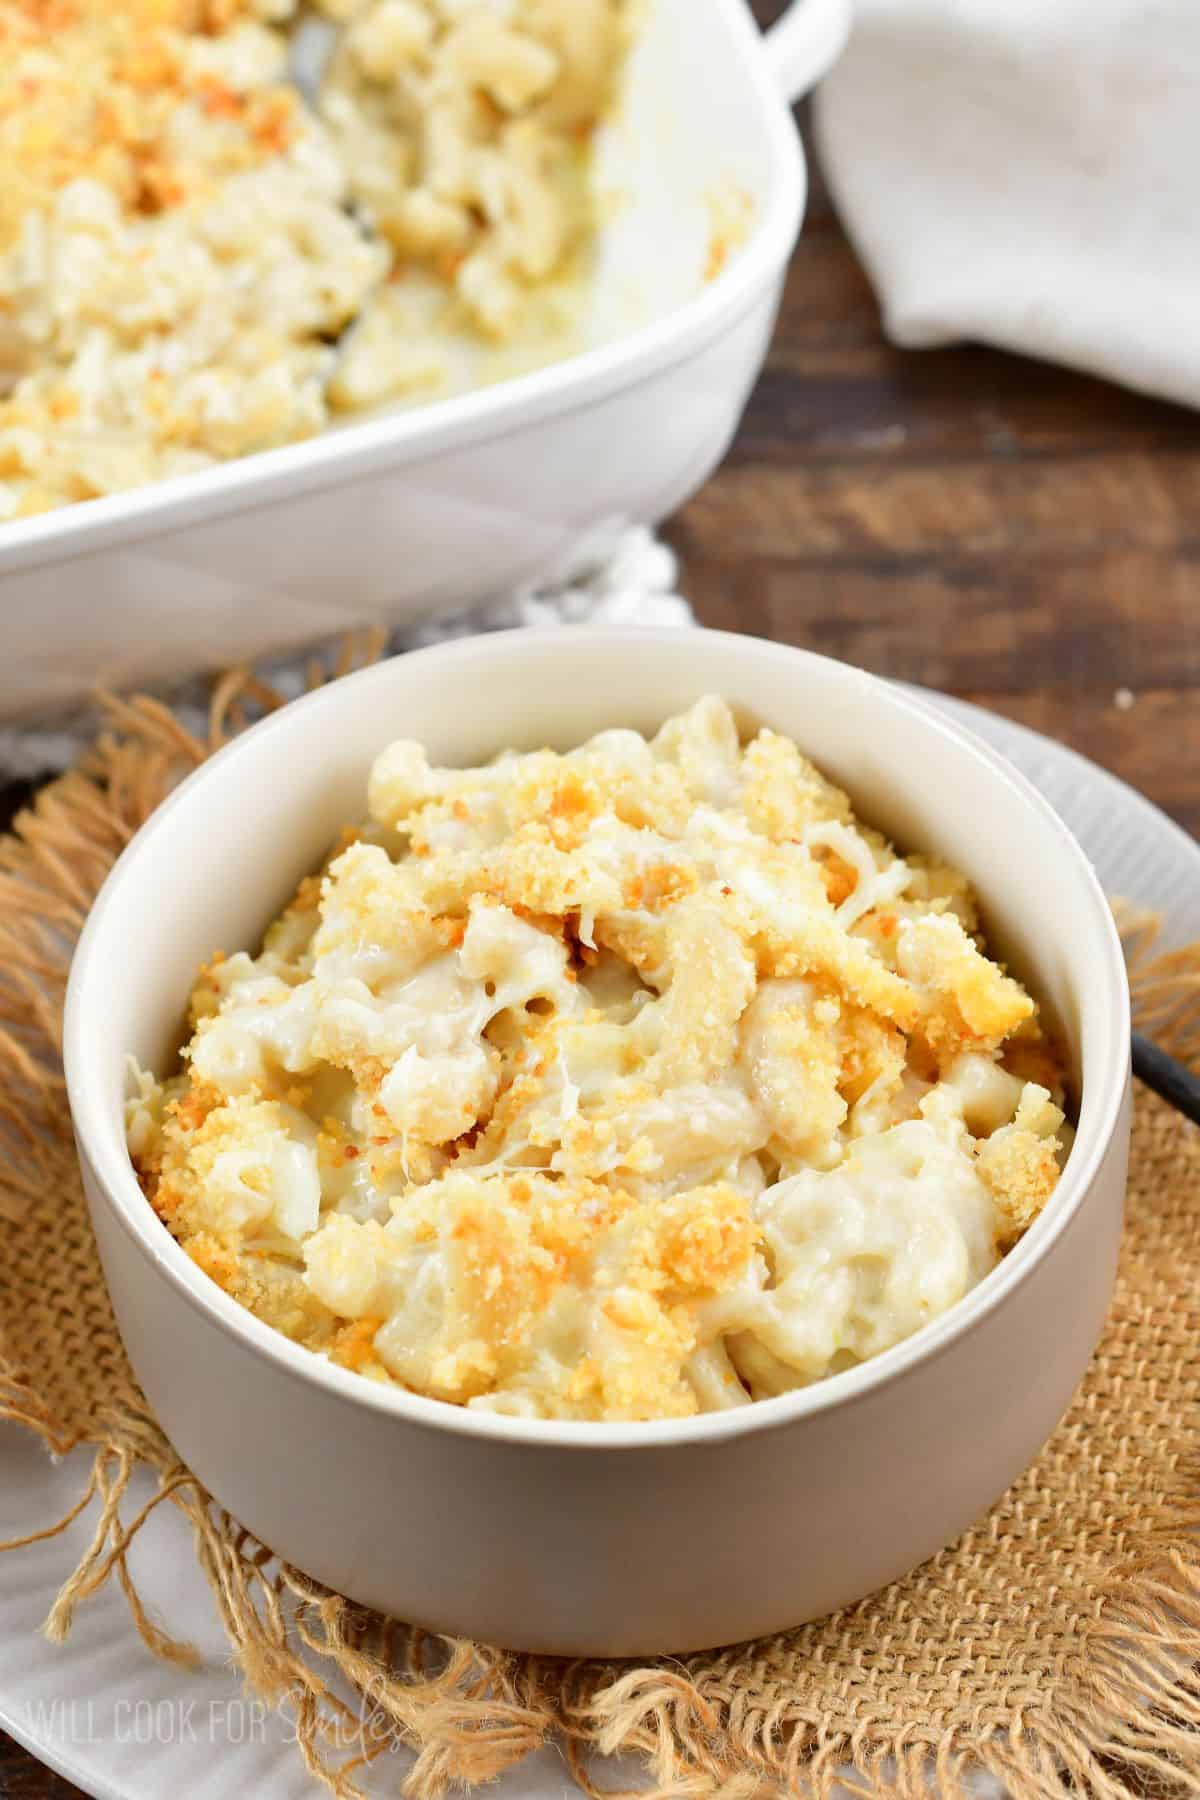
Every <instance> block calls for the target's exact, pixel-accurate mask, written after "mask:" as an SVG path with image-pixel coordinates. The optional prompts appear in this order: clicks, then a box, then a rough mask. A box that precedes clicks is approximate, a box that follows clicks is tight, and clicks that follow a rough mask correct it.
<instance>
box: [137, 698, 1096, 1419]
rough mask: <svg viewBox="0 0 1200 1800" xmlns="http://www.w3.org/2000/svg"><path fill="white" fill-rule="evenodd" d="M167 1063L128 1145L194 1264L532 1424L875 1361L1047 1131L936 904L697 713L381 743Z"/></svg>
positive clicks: (323, 1332)
mask: <svg viewBox="0 0 1200 1800" xmlns="http://www.w3.org/2000/svg"><path fill="white" fill-rule="evenodd" d="M189 1029H190V1040H189V1042H188V1044H187V1046H186V1048H185V1050H184V1052H183V1067H182V1070H181V1072H180V1073H179V1074H177V1075H174V1076H172V1077H171V1078H170V1079H168V1080H166V1081H165V1082H161V1083H160V1082H159V1081H157V1080H155V1079H154V1078H153V1077H152V1076H150V1075H148V1074H145V1073H142V1072H141V1071H136V1070H135V1076H136V1081H135V1087H136V1092H135V1094H134V1097H133V1098H132V1099H131V1100H130V1102H129V1106H128V1141H129V1147H130V1151H131V1153H132V1156H133V1159H134V1162H135V1164H136V1167H137V1170H138V1173H139V1176H140V1179H141V1181H142V1183H143V1186H144V1188H145V1192H146V1194H147V1195H148V1197H149V1199H150V1201H151V1202H152V1204H153V1205H154V1207H155V1209H156V1210H157V1212H158V1214H159V1215H160V1217H161V1218H162V1219H163V1220H164V1221H165V1223H166V1224H167V1226H168V1227H169V1229H170V1230H171V1232H172V1233H173V1234H174V1236H175V1237H176V1238H177V1239H178V1241H179V1242H180V1243H181V1244H182V1245H183V1247H184V1249H185V1250H186V1251H187V1252H188V1254H189V1255H190V1256H191V1257H192V1258H193V1260H194V1261H195V1262H196V1263H197V1264H198V1266H199V1267H200V1268H201V1269H203V1270H204V1271H205V1272H206V1273H207V1274H208V1275H210V1276H211V1277H212V1278H213V1280H214V1281H217V1282H219V1283H220V1284H221V1286H222V1287H223V1288H225V1289H226V1290H227V1291H228V1292H229V1293H230V1294H231V1295H233V1296H234V1297H235V1299H237V1300H239V1301H240V1302H241V1303H242V1304H243V1305H244V1306H246V1307H248V1308H249V1309H250V1310H251V1311H252V1312H254V1313H255V1314H257V1315H258V1317H259V1318H260V1319H264V1320H266V1321H267V1322H268V1323H269V1324H271V1325H273V1326H275V1327H277V1328H278V1329H279V1330H280V1331H282V1332H284V1333H286V1334H287V1336H288V1337H290V1338H292V1339H294V1340H295V1341H296V1342H297V1343H299V1344H302V1345H306V1346H307V1347H308V1348H309V1349H310V1350H311V1351H313V1352H314V1353H316V1354H317V1355H320V1356H323V1357H327V1358H330V1359H332V1360H333V1361H334V1362H337V1363H340V1364H342V1365H344V1366H345V1367H346V1368H349V1369H354V1370H358V1371H360V1372H361V1374H362V1375H363V1376H364V1377H365V1378H367V1379H369V1380H372V1381H377V1382H384V1383H396V1384H399V1385H401V1386H403V1387H405V1388H409V1389H411V1390H413V1391H414V1392H416V1393H419V1394H424V1395H431V1396H433V1397H435V1398H437V1399H440V1400H445V1401H452V1402H455V1403H458V1404H460V1405H465V1406H469V1407H474V1408H480V1409H487V1410H490V1411H493V1412H502V1413H512V1414H519V1415H522V1416H530V1417H546V1418H569V1419H653V1418H667V1417H674V1416H679V1415H683V1414H688V1413H694V1412H697V1411H703V1410H707V1409H713V1408H718V1407H730V1406H743V1405H745V1404H747V1403H748V1402H749V1401H752V1400H755V1399H758V1398H760V1397H762V1396H766V1395H772V1394H779V1393H781V1392H783V1391H785V1390H787V1389H789V1388H794V1387H798V1386H800V1385H802V1384H804V1383H807V1382H812V1381H817V1380H819V1379H821V1377H823V1376H826V1375H829V1374H832V1373H834V1372H836V1371H838V1370H842V1369H846V1368H849V1367H851V1366H853V1365H854V1364H857V1363H860V1362H862V1361H863V1360H864V1359H865V1358H867V1357H871V1356H876V1355H878V1354H879V1352H880V1351H883V1350H886V1349H888V1348H889V1346H891V1345H894V1344H897V1343H899V1342H900V1341H901V1340H902V1339H904V1338H906V1337H908V1336H909V1334H910V1333H912V1332H914V1331H916V1330H917V1329H918V1328H919V1327H920V1326H922V1325H924V1324H926V1323H927V1322H928V1321H929V1320H931V1319H935V1318H937V1317H938V1315H939V1314H941V1313H944V1312H945V1311H946V1309H947V1308H948V1307H950V1306H953V1305H954V1304H955V1302H956V1301H958V1300H960V1299H961V1298H962V1297H963V1295H964V1294H966V1293H968V1292H969V1291H970V1289H971V1288H973V1287H974V1286H975V1284H976V1283H977V1282H979V1281H980V1280H981V1279H982V1278H983V1277H984V1276H985V1275H986V1274H987V1273H988V1271H989V1270H990V1269H991V1268H993V1266H994V1265H995V1264H996V1262H997V1260H998V1259H999V1258H1000V1257H1001V1256H1002V1255H1003V1254H1004V1252H1005V1251H1006V1250H1007V1249H1008V1248H1009V1246H1011V1245H1012V1244H1013V1243H1014V1242H1015V1241H1016V1239H1017V1238H1019V1237H1020V1236H1021V1234H1022V1232H1024V1231H1025V1229H1026V1228H1027V1226H1029V1225H1030V1223H1031V1222H1032V1221H1033V1219H1034V1218H1035V1217H1036V1216H1037V1214H1038V1212H1039V1211H1040V1209H1041V1207H1042V1206H1043V1205H1044V1203H1045V1201H1046V1199H1047V1198H1048V1196H1049V1195H1050V1194H1051V1192H1052V1191H1053V1189H1054V1185H1055V1183H1056V1181H1057V1179H1058V1175H1059V1168H1060V1163H1061V1161H1062V1159H1063V1158H1064V1156H1065V1154H1066V1151H1067V1146H1068V1143H1069V1138H1070V1130H1069V1127H1068V1126H1067V1125H1066V1124H1065V1122H1064V1114H1063V1107H1064V1096H1063V1082H1062V1076H1061V1072H1060V1067H1059V1064H1058V1062H1057V1059H1056V1057H1055V1054H1054V1052H1053V1050H1052V1048H1051V1047H1050V1045H1049V1043H1048V1041H1047V1038H1046V1037H1045V1035H1044V1034H1043V1031H1042V1029H1041V1027H1040V1026H1039V1023H1038V1016H1037V1008H1036V1006H1035V1003H1034V1001H1033V1000H1032V999H1031V998H1030V996H1029V995H1028V994H1027V993H1026V992H1025V990H1024V989H1023V988H1022V987H1021V986H1020V985H1019V984H1018V983H1017V982H1016V981H1015V980H1014V979H1013V978H1012V977H1011V976H1009V975H1007V974H1006V973H1005V972H1004V971H1003V969H1001V968H1000V967H998V966H997V964H996V963H995V962H993V961H991V960H990V959H989V957H988V955H987V951H986V948H985V946H984V945H983V943H982V941H981V939H980V936H979V925H978V919H977V916H976V910H975V903H974V900H973V898H972V895H971V891H970V888H969V887H968V884H967V882H966V881H965V880H964V879H963V877H962V876H961V875H959V874H957V873H956V872H955V871H954V870H953V869H951V868H948V867H947V866H946V865H944V864H943V863H940V862H937V861H935V860H933V859H931V858H929V857H924V856H901V855H898V854H897V852H896V851H895V850H894V849H893V848H892V846H891V845H890V844H888V843H887V842H886V841H885V839H884V838H883V837H881V836H880V835H879V834H878V833H877V832H875V831H872V830H870V829H869V828H867V827H866V826H864V825H862V824H860V823H859V822H858V821H857V820H856V819H855V817H854V815H853V813H852V811H851V806H850V802H849V800H848V799H847V797H846V795H845V794H844V793H841V792H840V791H839V790H838V789H837V788H835V787H833V786H831V785H830V783H829V782H828V781H826V780H825V779H823V777H822V776H821V775H820V774H819V773H818V771H817V770H816V769H815V768H814V767H813V766H812V764H811V763H809V762H808V761H806V759H805V758H804V757H803V756H802V755H801V753H800V751H799V750H798V749H797V747H796V745H795V744H794V743H792V742H791V741H790V740H789V739H787V738H785V737H781V736H779V735H777V734H776V733H775V732H773V731H767V730H763V731H759V732H757V734H756V735H754V736H753V737H751V738H750V739H749V741H748V742H745V743H742V742H741V741H739V736H738V732H737V729H736V727H735V723H734V719H733V717H732V715H731V713H730V710H729V708H728V707H727V706H726V705H725V704H724V703H723V702H722V701H720V700H718V699H705V700H702V701H700V702H699V703H698V704H697V705H695V706H694V707H693V708H692V709H691V710H690V711H689V712H687V713H685V714H684V715H682V716H681V717H679V718H675V719H672V720H671V721H670V722H669V723H668V724H666V725H665V726H664V727H663V728H662V730H661V731H660V732H659V733H658V735H657V736H656V737H655V738H653V739H652V740H651V741H649V742H647V741H646V740H645V739H644V738H642V737H640V736H639V735H638V734H637V733H636V732H633V731H607V732H603V733H602V734H601V735H600V736H599V737H595V738H593V739H592V740H591V741H590V742H588V743H586V744H584V745H583V746H582V747H581V748H579V749H577V750H573V751H571V752H570V753H569V754H567V755H557V754H554V753H553V752H551V751H549V750H542V751H538V752H535V753H534V754H531V755H517V754H514V753H511V752H506V753H504V754H503V755H501V756H499V757H498V758H497V759H496V761H495V762H493V763H490V764H489V765H487V766H486V767H483V768H477V769H462V770H458V769H438V768H431V767H430V766H429V764H428V762H427V760H426V757H425V755H424V752H423V751H422V749H421V747H420V746H419V745H418V744H416V743H411V742H407V741H401V742H399V743H395V744H393V745H392V746H391V747H390V748H389V749H387V750H385V751H384V752H383V754H382V755H381V756H380V757H379V759H378V760H377V762H376V763H375V766H374V768H373V770H372V772H371V777H370V785H369V793H368V817H367V820H366V822H365V823H364V824H362V825H359V826H356V827H354V828H352V829H350V830H347V831H346V832H345V833H344V835H343V837H342V839H341V840H340V842H339V843H338V845H337V846H336V849H335V851H334V853H333V854H332V855H331V857H330V859H329V861H328V863H327V864H326V866H325V868H324V871H323V873H321V874H319V875H314V876H311V877H310V878H308V879H307V880H305V881H304V882H302V883H301V886H300V889H299V891H298V893H297V894H296V896H295V898H294V899H293V901H292V902H291V904H290V905H289V906H288V908H287V910H286V911H285V912H284V913H283V915H282V916H281V917H280V918H279V919H278V920H277V921H276V923H275V924H274V925H272V926H271V928H270V930H269V931H268V932H267V935H266V939H265V941H264V944H263V948H262V950H261V951H260V952H259V954H258V955H257V956H250V955H248V954H247V953H246V952H244V951H239V952H236V953H234V954H231V955H225V956H222V955H216V956H214V957H213V959H212V961H211V962H210V963H209V965H208V966H207V967H206V968H205V969H203V970H202V971H201V973H200V976H199V979H198V981H197V984H196V988H195V991H194V993H193V995H192V1000H191V1017H190V1025H189Z"/></svg>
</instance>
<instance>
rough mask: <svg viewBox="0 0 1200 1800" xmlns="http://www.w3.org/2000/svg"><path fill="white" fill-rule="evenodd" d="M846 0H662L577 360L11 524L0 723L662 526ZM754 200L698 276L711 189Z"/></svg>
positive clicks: (715, 405) (738, 339)
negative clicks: (592, 533)
mask: <svg viewBox="0 0 1200 1800" xmlns="http://www.w3.org/2000/svg"><path fill="white" fill-rule="evenodd" d="M848 10H849V0H796V4H794V5H793V7H792V9H791V10H790V12H789V13H788V14H787V16H786V17H785V18H784V19H783V20H782V21H781V22H780V23H779V24H778V25H777V26H776V27H775V29H774V30H773V31H772V32H771V33H770V34H769V35H768V36H767V37H766V38H765V39H763V38H761V37H760V36H759V34H758V31H757V29H756V27H755V25H754V23H753V20H752V18H751V16H750V14H749V12H748V10H747V7H746V4H745V0H650V4H649V7H648V13H647V20H646V23H645V25H644V27H643V28H642V30H641V32H640V34H639V38H638V43H637V47H636V49H635V51H634V53H633V56H632V59H631V67H630V71H629V80H628V84H627V92H626V95H625V99H624V102H623V105H622V110H621V114H620V116H619V117H618V118H617V119H616V120H615V121H614V122H613V123H612V125H611V126H610V127H609V128H608V129H607V130H606V131H605V133H604V134H603V140H602V143H601V145H600V147H599V151H598V158H599V167H598V171H597V178H598V181H599V183H600V187H601V191H602V192H604V193H610V192H611V193H615V194H619V195H620V196H621V203H620V204H619V205H618V206H617V207H616V208H615V210H614V213H613V217H612V219H611V221H610V223H609V224H608V226H607V227H606V229H605V233H604V237H603V240H602V244H601V250H600V257H599V268H598V271H597V276H596V281H595V287H594V298H593V301H592V303H591V306H590V312H589V322H588V327H587V338H588V341H589V342H590V343H591V345H592V346H593V347H592V348H589V349H587V350H585V351H584V352H583V353H582V354H580V355H578V356H576V357H573V358H571V359H570V360H569V361H567V362H563V363H559V364H556V365H554V366H552V367H550V368H546V369H543V370H540V371H538V372H536V373H534V374H531V375H526V376H522V377H520V378H518V379H515V380H512V381H508V382H504V383H502V384H500V385H498V386H494V387H491V388H486V389H483V390H481V391H477V392H473V393H467V394H463V395H460V396H458V397H456V398H452V399H448V400H445V401H440V402H436V403H434V404H432V405H430V406H426V407H422V408H418V409H416V410H411V411H405V412H400V413H396V414H393V415H391V416H389V417H385V418H377V419H373V420H370V421H367V422H364V423H360V424H356V425H348V426H344V427H339V428H338V429H337V430H334V431H327V432H326V433H324V434H323V435H322V436H320V437H318V438H314V439H310V440H308V441H306V442H304V443H300V444H294V445H290V446H288V447H287V448H285V449H281V450H272V451H268V452H265V453H264V454H261V455H258V456H253V457H249V458H243V459H241V460H239V461H236V462H231V463H226V464H223V465H220V466H218V467H216V468H212V469H206V470H204V471H202V472H201V473H199V474H195V475H188V476H184V477H179V478H175V479H172V480H169V481H162V482H158V483H156V484H154V485H153V486H151V487H146V488H141V489H135V490H133V491H131V492H129V493H123V494H117V495H113V496H110V497H107V498H104V499H100V500H93V501H88V502H85V503H83V504H82V505H78V506H74V507H67V508H63V509H61V510H59V511H57V512H52V513H45V514H42V515H40V516H37V517H34V518H31V519H27V520H21V521H19V522H16V523H14V524H9V525H0V717H10V718H11V717H15V716H18V715H20V714H23V713H24V714H28V713H30V712H32V711H35V710H38V711H45V710H46V709H49V708H53V707H55V706H59V705H63V704H66V703H68V702H70V701H71V700H74V699H77V698H78V697H80V696H81V695H84V694H86V693H89V692H91V691H93V690H94V689H95V688H96V687H97V686H98V685H104V686H115V687H123V686H128V685H129V684H131V683H134V682H145V681H163V680H167V679H169V678H171V677H173V676H178V675H183V674H186V673H189V672H192V671H194V670H197V669H203V668H215V667H220V666H224V665H228V664H229V663H231V662H236V661H238V660H240V659H242V658H248V657H255V656H259V655H261V654H263V653H264V652H266V651H270V650H282V649H286V648H288V647H290V646H294V645H299V644H303V643H312V642H315V641H316V640H317V639H320V638H322V637H328V636H330V635H331V634H333V633H336V632H338V631H341V630H343V629H345V628H347V627H351V626H358V625H363V624H366V623H368V622H372V621H378V620H387V621H392V622H398V621H400V620H403V619H407V618H412V617H415V616H416V615H418V614H420V613H423V612H428V611H432V610H434V609H437V608H441V607H449V606H453V605H456V604H461V603H463V602H464V601H466V600H469V599H473V598H478V597H480V596H482V595H484V594H487V593H494V592H497V591H501V590H503V588H504V587H505V586H507V585H510V584H513V583H516V582H518V581H523V580H526V579H530V578H534V577H541V576H545V575H548V574H552V573H553V571H554V569H555V566H556V564H558V563H559V562H560V561H561V560H562V559H563V558H564V557H566V556H568V555H569V552H570V549H571V546H572V545H573V544H574V543H576V542H577V541H578V540H579V538H580V537H581V536H582V535H583V534H585V533H587V532H588V531H589V530H591V529H592V528H595V527H597V526H602V525H604V524H606V523H607V524H615V523H618V522H624V521H631V522H647V523H648V522H653V521H655V520H658V519H661V518H663V517H664V516H665V515H666V514H667V513H669V512H671V511H672V510H673V509H674V508H675V507H677V506H678V505H679V504H680V503H681V502H682V501H683V500H684V499H686V498H687V496H688V495H690V494H692V493H693V492H694V491H695V490H696V489H697V488H698V487H699V486H700V485H701V483H702V482H703V481H704V480H705V479H706V477H707V476H708V475H709V473H710V472H711V471H712V469H713V468H714V467H715V465H716V464H717V462H718V461H719V460H720V458H721V456H722V455H723V454H724V451H725V449H726V447H727V446H728V444H729V441H730V438H731V437H732V435H733V432H734V430H735V428H736V425H737V422H738V419H739V417H740V415H741V411H742V408H743V406H744V404H745V401H746V398H747V395H748V394H749V392H750V389H751V387H752V385H753V383H754V379H755V377H756V375H757V374H758V371H759V368H760V367H761V365H762V361H763V358H764V356H765V355H766V349H767V344H768V341H769V339H770V334H771V328H772V325H773V322H774V318H775V312H776V309H777V306H778V301H779V293H780V288H781V285H782V281H783V274H784V270H785V267H786V264H787V259H788V256H789V254H790V252H791V249H792V246H793V244H794V242H795V239H796V234H797V232H798V231H799V229H800V222H801V218H802V215H803V211H804V199H805V171H804V160H803V155H802V152H801V149H800V145H799V141H798V139H797V136H796V132H795V129H794V126H793V124H792V120H791V118H790V117H789V114H788V111H787V104H786V102H787V101H788V100H790V99H793V98H795V97H796V96H797V95H799V94H800V93H801V92H803V91H804V90H805V89H806V88H807V87H809V86H811V84H812V83H813V82H814V81H815V80H816V79H817V78H818V76H819V75H820V74H822V73H823V72H824V69H825V68H826V67H827V65H828V63H829V62H830V61H832V59H833V57H834V56H835V55H836V54H837V51H838V50H839V49H840V47H841V44H842V41H843V38H844V36H845V31H846V26H847V20H848ZM731 183H732V184H734V185H735V186H736V187H737V188H738V189H740V190H743V191H744V192H745V193H746V194H747V195H748V196H749V197H750V199H751V201H752V203H753V211H752V225H751V229H750V233H749V236H748V239H747V241H746V242H745V244H744V246H743V247H742V248H741V249H740V250H739V251H738V252H737V254H735V255H734V256H732V257H731V260H730V262H729V266H728V267H727V268H726V269H725V270H724V272H723V273H721V274H720V275H719V276H718V278H717V279H716V280H714V281H712V282H709V283H706V282H705V280H704V271H705V264H706V261H707V257H708V252H709V246H710V242H711V239H712V233H713V197H714V195H715V194H717V193H719V192H721V191H722V190H723V189H728V187H729V184H731Z"/></svg>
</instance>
